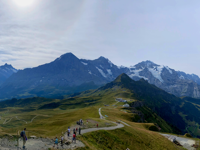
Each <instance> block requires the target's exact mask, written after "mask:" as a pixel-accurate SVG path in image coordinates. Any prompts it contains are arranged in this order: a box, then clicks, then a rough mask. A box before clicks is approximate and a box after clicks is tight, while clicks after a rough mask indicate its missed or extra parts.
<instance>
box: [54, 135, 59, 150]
mask: <svg viewBox="0 0 200 150" xmlns="http://www.w3.org/2000/svg"><path fill="white" fill-rule="evenodd" d="M55 145H57V149H58V138H57V137H56V140H55V143H54V146H53V147H55Z"/></svg>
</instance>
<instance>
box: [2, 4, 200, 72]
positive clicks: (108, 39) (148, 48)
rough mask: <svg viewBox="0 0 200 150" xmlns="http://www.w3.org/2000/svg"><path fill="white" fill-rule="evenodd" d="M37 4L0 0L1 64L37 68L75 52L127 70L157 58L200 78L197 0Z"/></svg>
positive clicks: (158, 60)
mask: <svg viewBox="0 0 200 150" xmlns="http://www.w3.org/2000/svg"><path fill="white" fill-rule="evenodd" d="M35 1H36V3H35V5H34V6H33V7H28V8H20V7H17V6H16V5H14V3H12V0H8V1H4V0H0V65H1V64H4V63H5V62H7V63H11V64H12V65H13V66H14V67H16V68H18V69H22V68H26V67H35V66H38V65H40V64H43V63H48V62H51V61H53V60H54V59H56V58H57V57H59V56H60V55H62V54H64V53H67V52H72V53H74V54H75V55H77V56H78V57H79V58H86V59H95V58H97V57H99V56H105V57H107V58H109V59H110V60H111V61H112V62H113V63H115V64H117V65H124V66H130V65H134V64H136V63H138V62H140V61H143V60H152V61H154V62H156V63H158V64H164V65H168V66H170V67H171V68H174V69H176V70H183V71H185V72H188V73H197V74H200V71H198V63H197V62H198V55H199V53H200V52H199V44H198V43H199V41H198V39H199V38H198V37H199V36H200V35H199V34H200V32H198V30H199V24H200V21H199V19H198V14H199V11H200V10H199V9H198V6H199V3H200V2H199V1H197V0H196V1H192V2H186V1H184V2H183V1H181V0H178V1H176V2H175V1H172V0H170V1H166V2H163V1H159V0H153V1H147V0H142V1H132V0H124V1H114V0H110V1H107V0H96V1H91V0H73V1H63V0H57V1H54V0H42V1H40V0H35ZM186 60H187V61H186ZM177 62H179V63H177Z"/></svg>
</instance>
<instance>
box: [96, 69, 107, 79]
mask: <svg viewBox="0 0 200 150" xmlns="http://www.w3.org/2000/svg"><path fill="white" fill-rule="evenodd" d="M96 68H97V70H98V71H99V72H100V73H101V75H102V76H103V77H104V78H107V76H106V74H105V73H104V72H103V70H101V69H100V68H98V67H96Z"/></svg>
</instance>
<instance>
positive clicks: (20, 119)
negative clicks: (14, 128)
mask: <svg viewBox="0 0 200 150" xmlns="http://www.w3.org/2000/svg"><path fill="white" fill-rule="evenodd" d="M16 118H17V120H20V121H23V122H25V123H26V124H27V122H26V121H25V120H21V119H19V118H18V116H16Z"/></svg>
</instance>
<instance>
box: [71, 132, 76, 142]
mask: <svg viewBox="0 0 200 150" xmlns="http://www.w3.org/2000/svg"><path fill="white" fill-rule="evenodd" d="M73 141H75V143H76V134H75V132H74V134H73V137H72V143H73Z"/></svg>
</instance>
